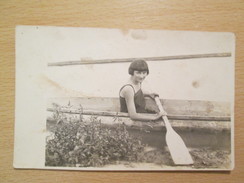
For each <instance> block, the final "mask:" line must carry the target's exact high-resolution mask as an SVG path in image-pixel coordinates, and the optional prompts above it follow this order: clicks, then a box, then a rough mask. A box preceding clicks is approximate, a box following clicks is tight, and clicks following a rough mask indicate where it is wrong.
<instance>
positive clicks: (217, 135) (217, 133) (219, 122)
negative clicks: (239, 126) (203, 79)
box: [47, 97, 231, 150]
mask: <svg viewBox="0 0 244 183" xmlns="http://www.w3.org/2000/svg"><path fill="white" fill-rule="evenodd" d="M161 103H162V105H163V106H164V108H165V111H166V112H167V113H168V118H169V120H170V123H171V125H172V127H173V128H174V129H175V130H176V131H177V133H179V134H180V136H181V137H182V138H183V139H184V141H185V143H186V144H187V146H188V147H192V148H194V147H199V146H201V147H204V146H206V147H214V148H216V147H220V148H224V149H227V150H228V149H230V144H231V117H230V116H231V115H230V113H231V110H230V104H229V103H227V102H213V101H191V100H161ZM53 104H57V105H58V106H60V108H59V111H60V112H61V113H65V114H68V115H69V114H72V115H77V116H80V115H82V117H84V118H89V117H91V116H96V117H97V118H98V119H99V120H100V121H101V123H103V124H104V125H107V126H111V127H112V126H115V125H118V124H124V125H126V126H127V129H128V130H129V131H131V132H133V133H134V134H137V135H138V134H144V135H143V136H144V137H145V139H147V140H146V141H148V136H150V138H149V139H151V140H149V141H150V142H149V144H150V143H152V144H156V146H158V145H159V146H162V143H163V144H165V142H164V140H163V139H164V138H163V135H164V134H165V126H164V124H163V123H162V121H160V120H159V121H149V122H142V121H134V120H131V119H130V118H129V116H128V114H127V113H121V112H119V99H118V98H94V97H93V98H52V99H50V100H49V101H48V107H47V111H48V118H47V123H51V122H53V119H52V113H53V112H54V111H55V109H54V106H53ZM146 106H147V108H150V109H151V110H157V106H156V105H155V102H154V101H153V100H151V99H147V100H146ZM153 139H154V140H153ZM155 139H157V142H155ZM160 139H161V140H160Z"/></svg>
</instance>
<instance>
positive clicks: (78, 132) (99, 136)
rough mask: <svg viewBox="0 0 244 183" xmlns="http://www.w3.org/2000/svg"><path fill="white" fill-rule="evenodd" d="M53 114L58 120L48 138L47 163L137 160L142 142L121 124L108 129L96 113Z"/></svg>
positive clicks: (85, 164) (95, 163) (92, 164)
mask: <svg viewBox="0 0 244 183" xmlns="http://www.w3.org/2000/svg"><path fill="white" fill-rule="evenodd" d="M55 113H56V114H59V116H58V117H57V118H56V120H57V121H58V123H56V125H55V127H54V128H53V133H54V134H53V136H52V138H50V137H48V138H47V142H46V166H80V167H99V166H104V165H106V164H114V163H116V161H130V162H136V161H138V160H139V159H140V152H142V151H143V145H142V144H141V141H140V140H138V139H135V138H134V137H132V136H130V135H129V133H128V131H127V130H126V127H125V126H124V125H117V126H114V127H112V128H111V127H110V128H108V127H105V126H104V125H103V124H102V123H101V121H99V120H98V118H97V117H95V116H91V117H90V119H87V120H84V119H83V118H81V117H80V119H78V120H77V119H76V118H74V117H73V118H69V120H67V117H66V116H64V114H62V113H60V112H59V111H58V109H57V110H56V111H55ZM64 119H65V120H64ZM64 121H65V122H64Z"/></svg>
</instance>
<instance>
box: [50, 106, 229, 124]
mask: <svg viewBox="0 0 244 183" xmlns="http://www.w3.org/2000/svg"><path fill="white" fill-rule="evenodd" d="M47 111H49V112H54V111H55V109H53V108H47ZM60 112H62V113H69V114H83V115H95V116H111V117H127V118H129V115H128V113H123V112H111V111H92V110H83V111H81V110H79V109H60ZM168 118H169V119H172V120H202V121H230V116H197V115H191V116H190V115H170V114H169V115H168Z"/></svg>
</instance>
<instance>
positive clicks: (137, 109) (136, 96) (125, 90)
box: [119, 60, 166, 121]
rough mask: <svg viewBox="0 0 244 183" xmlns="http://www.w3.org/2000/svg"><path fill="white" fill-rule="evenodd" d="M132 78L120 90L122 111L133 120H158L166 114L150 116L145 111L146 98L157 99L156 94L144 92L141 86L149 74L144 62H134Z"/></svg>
mask: <svg viewBox="0 0 244 183" xmlns="http://www.w3.org/2000/svg"><path fill="white" fill-rule="evenodd" d="M129 74H130V75H131V77H130V78H129V80H128V81H127V83H126V84H125V85H124V86H123V87H122V88H121V89H120V92H119V95H120V111H121V112H128V113H129V116H130V118H131V119H134V120H141V121H150V120H157V119H159V118H160V117H161V116H163V115H166V112H165V111H164V112H160V113H157V114H148V113H147V110H146V109H145V105H146V104H145V98H144V97H145V96H149V97H151V98H153V99H154V98H155V97H156V96H158V95H157V94H155V93H147V92H145V91H144V92H143V91H142V88H141V85H142V82H143V80H144V79H145V78H146V76H147V75H148V74H149V69H148V65H147V63H146V62H145V61H144V60H136V61H133V62H132V63H131V65H130V67H129Z"/></svg>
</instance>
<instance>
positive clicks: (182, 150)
mask: <svg viewBox="0 0 244 183" xmlns="http://www.w3.org/2000/svg"><path fill="white" fill-rule="evenodd" d="M155 101H156V104H157V106H158V108H159V110H160V112H162V111H164V109H163V106H162V104H161V102H160V100H159V98H158V97H156V98H155ZM162 119H163V121H164V124H165V127H166V130H167V131H166V143H167V146H168V148H169V152H170V154H171V157H172V159H173V161H174V163H175V164H176V165H190V164H193V160H192V157H191V155H190V153H189V151H188V149H187V147H186V145H185V143H184V141H183V140H182V138H181V137H180V136H179V135H178V134H177V133H176V132H175V131H174V129H173V128H172V126H171V124H170V123H169V120H168V117H167V116H162Z"/></svg>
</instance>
